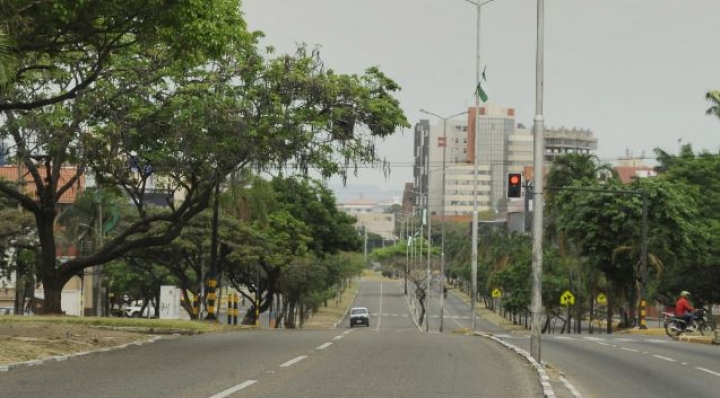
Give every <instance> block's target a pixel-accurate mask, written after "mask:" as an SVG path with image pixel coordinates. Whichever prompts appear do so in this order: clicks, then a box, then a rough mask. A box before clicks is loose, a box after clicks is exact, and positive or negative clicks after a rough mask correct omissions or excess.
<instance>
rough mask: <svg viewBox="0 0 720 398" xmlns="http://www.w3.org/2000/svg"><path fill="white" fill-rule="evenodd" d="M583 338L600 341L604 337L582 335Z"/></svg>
mask: <svg viewBox="0 0 720 398" xmlns="http://www.w3.org/2000/svg"><path fill="white" fill-rule="evenodd" d="M583 339H585V340H590V341H602V340H604V339H602V338H600V337H593V336H587V337H583Z"/></svg>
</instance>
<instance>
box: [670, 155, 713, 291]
mask: <svg viewBox="0 0 720 398" xmlns="http://www.w3.org/2000/svg"><path fill="white" fill-rule="evenodd" d="M656 153H657V154H658V159H659V160H660V165H659V166H658V169H659V170H661V171H662V173H661V174H660V175H659V176H658V179H660V180H663V181H666V182H667V183H671V184H675V185H678V186H682V187H684V192H685V195H686V196H688V197H689V199H687V200H686V202H685V203H684V206H685V207H688V208H690V209H692V211H693V212H694V214H695V220H694V222H695V223H696V224H697V225H699V227H700V228H702V231H703V234H704V235H703V236H704V237H705V240H704V241H702V242H701V243H702V244H698V246H697V250H696V251H693V252H691V253H688V255H686V256H684V257H682V258H680V259H678V261H676V262H673V263H669V264H666V269H667V272H666V273H665V277H664V278H663V279H662V281H661V283H660V284H659V286H658V287H657V290H658V294H659V295H660V297H661V298H662V299H663V301H665V302H666V303H669V302H671V301H672V300H674V299H675V297H676V295H677V292H679V291H681V290H689V291H691V292H692V293H693V295H694V297H695V298H696V299H699V300H700V301H701V302H704V303H707V302H717V301H718V300H720V294H718V291H717V284H718V282H719V281H720V263H719V262H718V261H717V258H718V256H720V249H718V247H717V245H714V244H713V242H712V239H711V237H713V236H718V234H720V218H718V217H717V216H716V215H717V214H718V213H717V212H718V211H720V199H719V198H720V182H719V180H718V178H717V177H716V176H717V175H718V173H720V156H719V155H718V154H716V153H710V152H707V151H703V152H701V153H697V154H696V153H694V151H693V150H692V147H691V146H690V145H683V146H682V147H681V148H680V151H679V153H678V154H677V155H673V154H670V153H668V152H665V151H662V150H660V149H656Z"/></svg>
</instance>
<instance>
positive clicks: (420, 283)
mask: <svg viewBox="0 0 720 398" xmlns="http://www.w3.org/2000/svg"><path fill="white" fill-rule="evenodd" d="M413 245H414V247H415V249H414V250H418V254H417V258H419V259H422V260H421V261H410V262H408V259H407V250H408V247H409V246H413ZM429 250H430V256H432V257H435V258H438V257H439V255H440V251H439V247H436V246H435V247H431V248H430V249H429ZM371 256H372V258H373V259H374V260H376V261H379V262H381V263H383V264H387V265H390V266H391V267H393V268H395V269H396V270H398V271H400V273H405V270H406V268H407V278H408V282H410V283H412V284H413V285H415V298H416V299H417V301H418V304H419V305H420V314H418V323H419V324H420V325H423V323H424V321H425V312H426V311H427V308H426V307H427V301H426V299H427V294H428V292H427V284H428V278H431V277H432V276H431V275H428V272H427V257H428V244H427V240H426V239H424V238H422V237H417V238H411V241H399V242H397V243H396V244H394V245H392V246H387V247H384V248H380V249H375V250H373V252H372V254H371Z"/></svg>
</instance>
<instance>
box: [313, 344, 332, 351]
mask: <svg viewBox="0 0 720 398" xmlns="http://www.w3.org/2000/svg"><path fill="white" fill-rule="evenodd" d="M331 345H332V343H325V344H320V345H319V346H317V347H316V348H317V349H318V350H324V349H326V348H328V347H330V346H331Z"/></svg>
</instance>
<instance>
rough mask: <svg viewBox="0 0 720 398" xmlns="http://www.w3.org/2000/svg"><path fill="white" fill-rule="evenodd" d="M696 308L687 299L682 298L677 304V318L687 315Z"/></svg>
mask: <svg viewBox="0 0 720 398" xmlns="http://www.w3.org/2000/svg"><path fill="white" fill-rule="evenodd" d="M692 310H694V308H693V307H692V305H690V303H689V302H688V301H687V299H686V298H685V297H680V298H679V299H678V301H677V303H676V304H675V316H681V315H685V313H686V312H689V311H692Z"/></svg>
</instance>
